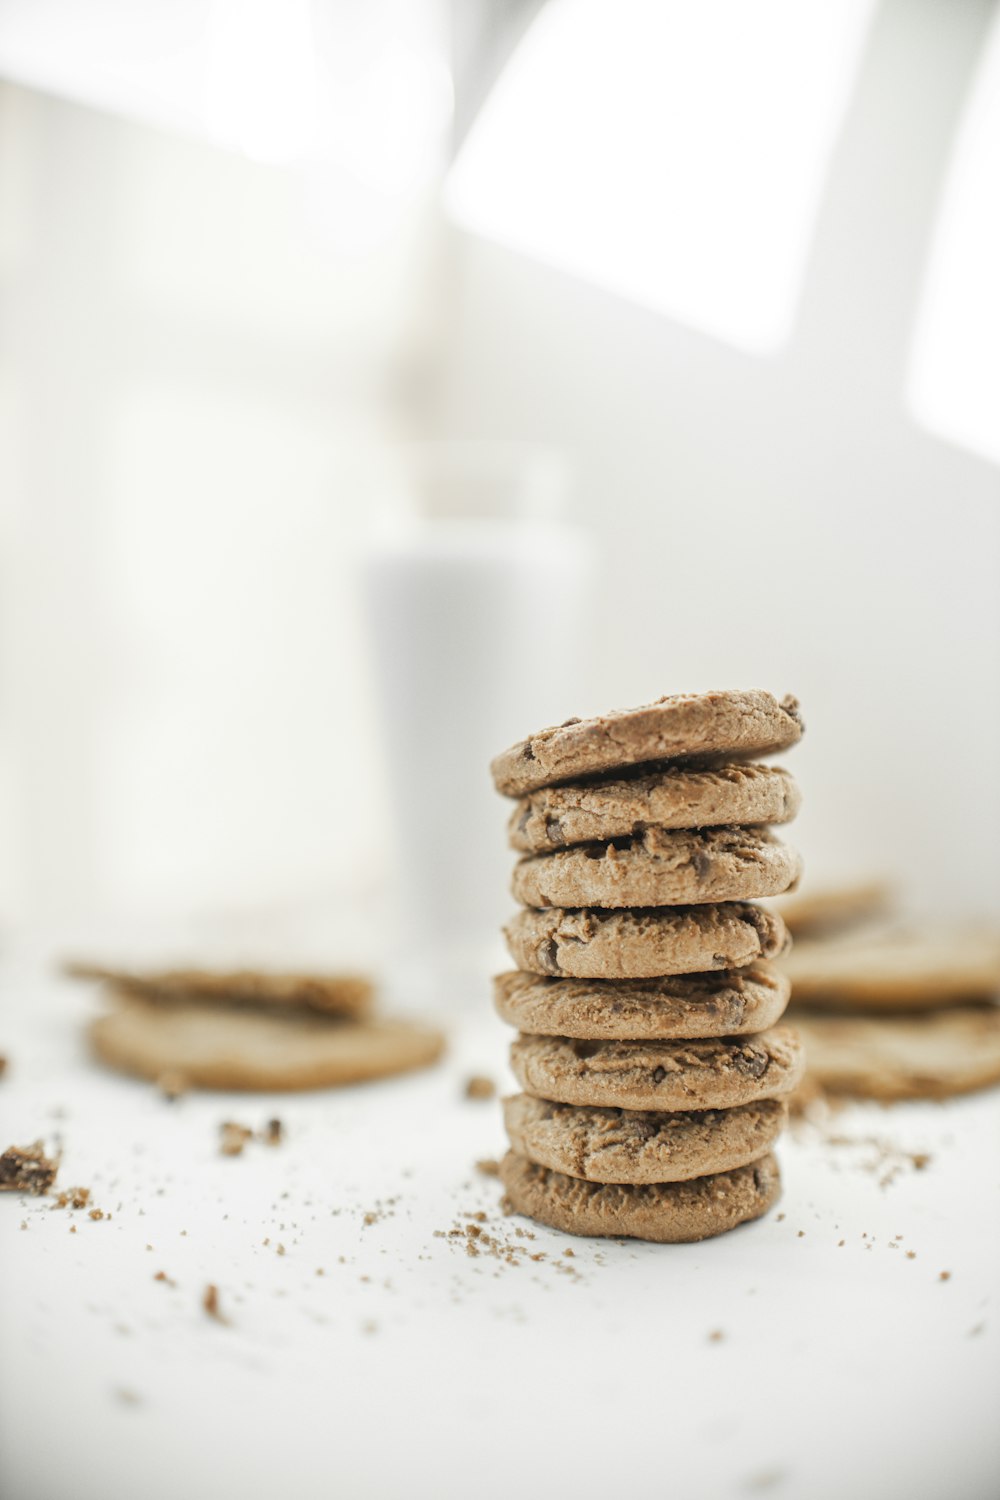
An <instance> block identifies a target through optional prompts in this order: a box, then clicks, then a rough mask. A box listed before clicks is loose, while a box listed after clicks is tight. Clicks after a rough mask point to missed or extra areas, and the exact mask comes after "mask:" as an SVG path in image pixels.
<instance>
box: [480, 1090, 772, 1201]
mask: <svg viewBox="0 0 1000 1500" xmlns="http://www.w3.org/2000/svg"><path fill="white" fill-rule="evenodd" d="M787 1113H788V1110H787V1106H786V1105H785V1104H784V1102H782V1101H780V1100H777V1099H762V1100H760V1101H759V1102H757V1103H754V1104H742V1105H738V1106H737V1107H736V1108H735V1109H709V1110H697V1111H690V1112H681V1113H677V1114H658V1113H655V1112H653V1111H649V1110H632V1109H625V1110H623V1109H594V1108H587V1107H581V1106H575V1105H572V1104H553V1103H551V1102H550V1101H549V1100H548V1099H533V1098H532V1097H531V1096H530V1094H515V1095H514V1097H513V1098H511V1099H505V1100H504V1124H505V1125H506V1127H507V1134H508V1135H509V1137H510V1143H511V1145H512V1146H513V1148H514V1150H515V1151H516V1152H517V1153H518V1155H519V1156H523V1157H526V1158H527V1160H528V1161H533V1162H535V1163H537V1165H538V1166H540V1167H550V1168H552V1170H553V1171H555V1172H565V1173H567V1174H568V1175H569V1176H570V1177H583V1178H586V1179H587V1181H588V1182H631V1183H645V1182H683V1181H686V1180H687V1179H689V1178H691V1177H704V1176H706V1174H708V1173H711V1172H728V1171H731V1170H732V1168H734V1167H743V1166H746V1164H747V1162H752V1161H757V1160H758V1159H759V1158H760V1157H762V1156H764V1155H765V1154H766V1153H767V1152H768V1151H770V1149H771V1147H772V1146H773V1145H774V1142H775V1141H776V1140H777V1138H778V1136H779V1135H780V1133H781V1130H782V1127H783V1126H784V1123H785V1119H786V1117H787Z"/></svg>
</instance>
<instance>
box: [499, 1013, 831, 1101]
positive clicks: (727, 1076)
mask: <svg viewBox="0 0 1000 1500" xmlns="http://www.w3.org/2000/svg"><path fill="white" fill-rule="evenodd" d="M804 1061H805V1060H804V1057H803V1051H802V1044H801V1042H800V1041H799V1038H798V1036H797V1035H796V1033H795V1032H794V1031H793V1030H792V1029H791V1027H788V1026H775V1027H772V1028H771V1029H770V1030H769V1031H762V1032H759V1033H758V1034H757V1035H756V1036H744V1037H710V1038H706V1039H705V1040H704V1041H696V1040H693V1039H692V1040H687V1041H676V1042H585V1041H579V1040H576V1039H571V1038H569V1037H554V1036H518V1037H515V1038H514V1041H513V1043H512V1044H511V1049H510V1065H511V1067H512V1068H513V1070H514V1076H515V1078H516V1079H517V1081H518V1083H519V1084H520V1085H521V1087H522V1088H523V1089H524V1091H525V1093H527V1094H532V1095H534V1096H535V1098H538V1099H550V1100H553V1101H555V1102H557V1103H559V1104H596V1105H601V1106H603V1107H608V1108H611V1109H652V1110H675V1109H683V1110H688V1109H732V1108H734V1107H735V1106H736V1105H737V1104H750V1103H752V1102H753V1101H754V1100H756V1099H777V1098H780V1097H781V1096H782V1095H784V1094H788V1093H791V1091H792V1090H793V1089H794V1088H795V1086H796V1084H797V1083H798V1082H799V1080H800V1079H801V1077H802V1073H803V1071H804Z"/></svg>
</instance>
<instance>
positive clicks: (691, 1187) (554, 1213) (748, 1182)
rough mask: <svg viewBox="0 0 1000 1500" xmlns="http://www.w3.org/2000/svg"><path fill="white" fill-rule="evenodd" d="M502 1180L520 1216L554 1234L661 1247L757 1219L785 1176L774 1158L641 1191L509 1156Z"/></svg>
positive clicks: (513, 1154)
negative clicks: (631, 1240)
mask: <svg viewBox="0 0 1000 1500" xmlns="http://www.w3.org/2000/svg"><path fill="white" fill-rule="evenodd" d="M500 1178H501V1180H502V1182H503V1185H504V1188H505V1189H506V1193H507V1202H508V1204H509V1206H510V1207H511V1208H512V1209H513V1210H514V1211H515V1212H516V1213H521V1214H527V1216H528V1217H529V1218H531V1219H536V1220H537V1221H538V1222H539V1223H540V1224H548V1225H549V1226H550V1228H552V1229H561V1230H563V1231H564V1232H565V1233H567V1234H586V1235H610V1236H611V1237H612V1238H614V1239H621V1238H628V1237H631V1238H634V1239H639V1240H656V1241H659V1242H660V1243H661V1244H683V1243H686V1242H690V1241H693V1240H706V1239H709V1238H710V1237H711V1236H712V1235H715V1234H724V1233H725V1232H726V1230H728V1229H735V1228H736V1226H737V1225H738V1224H744V1223H746V1222H747V1220H749V1219H759V1218H760V1217H761V1215H762V1214H765V1213H767V1211H768V1209H769V1208H771V1207H772V1206H773V1205H774V1204H775V1203H776V1202H777V1201H778V1198H779V1196H780V1194H781V1176H780V1173H779V1171H778V1163H777V1161H776V1160H775V1158H774V1157H773V1156H763V1157H761V1159H760V1161H757V1162H754V1163H753V1164H752V1165H751V1166H746V1167H737V1168H736V1169H735V1171H732V1172H716V1173H714V1174H713V1175H712V1176H711V1177H696V1178H695V1179H694V1180H693V1181H691V1182H659V1183H655V1184H650V1185H647V1186H644V1187H636V1186H630V1185H627V1184H626V1185H622V1184H620V1183H618V1184H610V1183H598V1182H584V1181H582V1180H581V1179H580V1178H579V1177H568V1176H567V1175H566V1174H565V1173H564V1172H553V1171H552V1170H551V1169H550V1168H548V1167H539V1166H536V1165H535V1163H534V1162H530V1161H526V1160H525V1158H524V1157H523V1156H518V1154H517V1153H516V1152H515V1151H508V1152H507V1155H506V1156H505V1157H504V1159H503V1161H502V1162H501V1163H500Z"/></svg>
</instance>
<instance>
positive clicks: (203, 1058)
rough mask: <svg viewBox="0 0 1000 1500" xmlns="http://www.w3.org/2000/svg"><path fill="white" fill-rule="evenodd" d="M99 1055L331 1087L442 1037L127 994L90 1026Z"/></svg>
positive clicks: (422, 1054)
mask: <svg viewBox="0 0 1000 1500" xmlns="http://www.w3.org/2000/svg"><path fill="white" fill-rule="evenodd" d="M90 1041H91V1045H92V1047H93V1049H94V1051H95V1052H96V1054H97V1056H98V1057H100V1058H101V1059H102V1061H104V1062H106V1063H109V1064H110V1065H111V1066H112V1067H115V1068H119V1069H121V1070H122V1071H123V1072H126V1073H132V1074H134V1075H135V1076H137V1077H139V1078H151V1079H153V1080H156V1079H159V1078H162V1077H164V1076H165V1075H175V1076H177V1077H179V1078H181V1079H183V1080H184V1082H185V1083H186V1084H187V1085H189V1086H191V1087H195V1088H206V1089H247V1090H254V1091H258V1092H269V1091H271V1090H274V1091H284V1090H292V1089H318V1088H328V1087H331V1086H333V1085H336V1084H347V1083H361V1082H364V1081H366V1080H368V1079H373V1078H385V1077H388V1076H389V1075H390V1074H393V1073H404V1072H407V1071H408V1070H409V1069H411V1068H422V1067H425V1066H426V1065H427V1064H428V1063H432V1062H435V1061H436V1060H437V1059H438V1058H439V1057H440V1055H441V1053H442V1051H443V1050H444V1038H443V1037H442V1035H441V1033H440V1032H438V1031H435V1030H433V1029H432V1028H431V1027H427V1026H419V1025H416V1024H414V1023H412V1022H410V1021H350V1020H343V1021H338V1020H333V1019H331V1020H327V1019H324V1018H323V1017H321V1016H317V1015H304V1014H301V1013H299V1014H294V1013H289V1014H287V1015H266V1014H259V1013H254V1012H251V1011H249V1010H246V1011H241V1010H236V1009H233V1008H225V1007H221V1006H220V1007H210V1006H207V1005H189V1004H185V1003H183V1002H180V1001H178V1002H177V1003H176V1004H173V1005H170V1006H163V1005H153V1004H148V1003H146V1002H145V1001H125V1002H123V1003H122V1004H121V1005H120V1006H119V1007H118V1008H117V1009H115V1010H114V1011H112V1012H111V1013H110V1014H108V1015H105V1016H100V1017H99V1018H98V1019H97V1020H96V1021H94V1022H92V1023H91V1026H90Z"/></svg>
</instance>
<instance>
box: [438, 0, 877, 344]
mask: <svg viewBox="0 0 1000 1500" xmlns="http://www.w3.org/2000/svg"><path fill="white" fill-rule="evenodd" d="M871 10H872V0H755V3H754V4H752V5H749V4H747V3H746V0H697V3H695V0H550V3H549V4H548V5H547V6H546V7H545V9H544V10H543V11H542V12H541V13H540V14H539V16H538V17H537V19H536V21H535V23H534V24H533V26H532V27H531V28H530V30H529V31H528V32H527V34H526V35H525V37H524V39H523V41H522V43H521V45H520V47H519V48H518V50H517V51H516V53H515V55H514V57H513V58H512V59H511V62H510V64H509V65H508V67H507V68H506V70H505V71H504V73H503V74H502V76H501V78H500V80H499V82H498V84H497V86H496V88H495V89H494V91H493V94H492V95H491V97H490V98H489V99H488V101H487V103H486V105H485V107H484V109H483V111H482V113H481V114H480V116H479V118H478V119H477V120H476V122H475V124H474V126H473V128H472V130H471V132H470V134H469V136H468V138H467V140H466V142H465V145H464V147H463V149H462V151H461V153H460V155H459V157H458V159H457V161H456V163H455V165H454V167H453V169H452V171H451V173H450V174H449V179H448V184H447V201H448V206H449V211H450V213H451V214H452V216H453V217H454V219H455V220H456V221H457V222H458V223H459V224H460V225H462V227H464V228H467V229H469V230H471V231H472V232H474V233H476V234H480V235H483V236H485V237H487V238H490V239H494V240H497V241H499V242H500V243H502V244H505V245H508V246H510V247H511V248H513V249H516V250H518V251H521V252H522V253H524V254H525V255H529V256H532V257H534V258H536V259H538V260H541V261H544V262H547V263H549V264H551V265H554V266H557V267H559V268H560V269H563V270H566V271H570V272H572V273H574V274H576V275H579V276H581V277H584V278H586V279H588V280H590V281H593V282H595V283H597V284H598V285H600V286H603V287H606V288H607V289H608V290H610V291H613V292H616V293H618V294H619V295H621V296H624V297H627V298H629V299H630V300H632V301H635V302H638V303H641V304H643V305H644V306H647V307H651V308H655V309H656V310H658V311H660V312H663V313H666V314H668V315H669V316H671V317H673V318H676V319H678V320H679V321H681V322H684V323H687V324H690V325H692V326H694V327H696V328H698V329H701V330H703V331H705V332H708V333H711V334H713V335H715V336H716V337H717V338H720V339H723V340H725V341H726V342H728V343H731V344H735V345H737V346H738V347H742V348H745V349H748V350H750V351H753V352H758V353H767V352H770V351H771V350H773V349H775V348H776V347H778V346H779V345H780V344H781V343H782V342H783V341H784V340H785V339H786V338H787V337H788V335H789V333H790V331H791V327H792V323H793V320H794V316H795V308H796V304H797V300H798V293H799V289H800V285H801V281H802V276H803V272H804V268H805V260H806V256H807V253H808V249H809V244H810V239H811V236H812V230H813V225H814V221H815V217H816V212H817V208H818V206H819V202H820V198H821V194H822V190H823V186H824V179H825V176H826V172H827V168H828V165H829V161H830V157H831V154H832V151H833V147H834V144H835V142H836V139H837V134H838V130H839V127H840V124H841V120H842V118H843V115H844V112H845V109H846V106H847V103H848V99H849V95H850V91H851V86H852V84H853V81H854V77H855V74H856V70H857V64H858V60H859V57H860V53H861V49H862V46H863V43H864V38H865V35H866V32H867V27H868V22H869V19H870V15H871Z"/></svg>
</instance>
